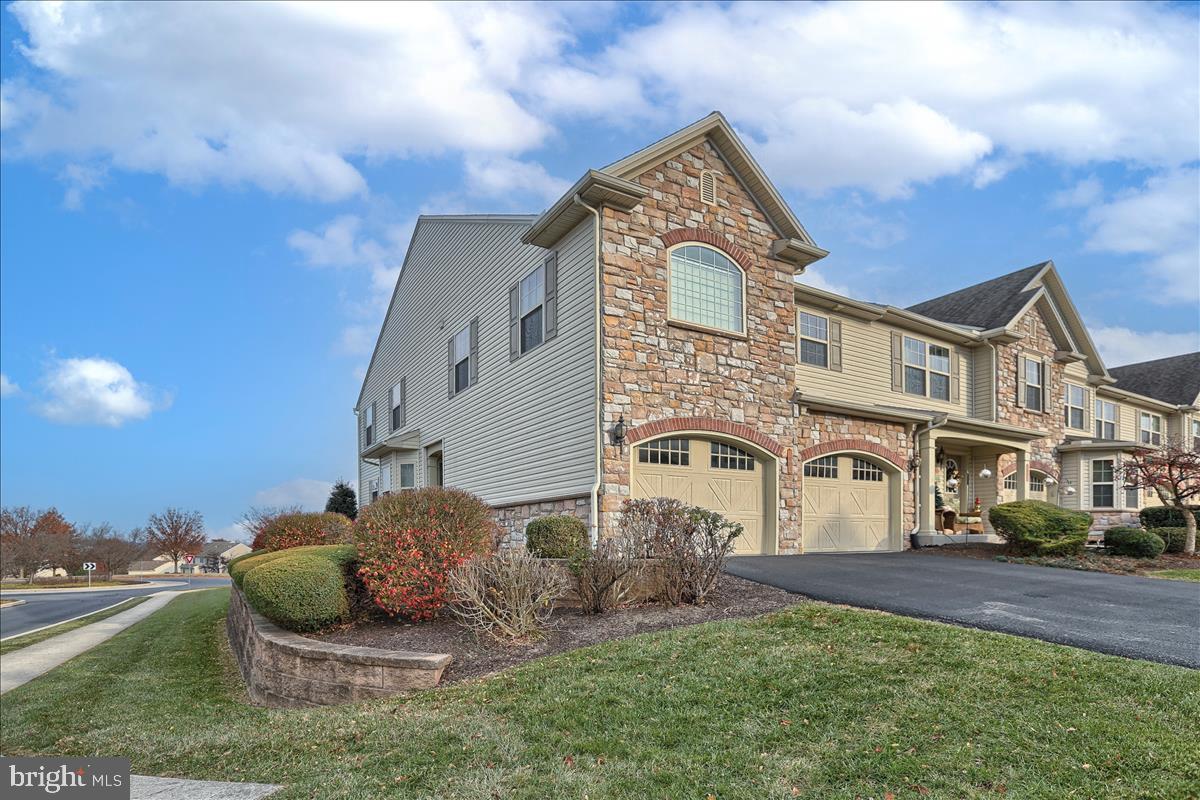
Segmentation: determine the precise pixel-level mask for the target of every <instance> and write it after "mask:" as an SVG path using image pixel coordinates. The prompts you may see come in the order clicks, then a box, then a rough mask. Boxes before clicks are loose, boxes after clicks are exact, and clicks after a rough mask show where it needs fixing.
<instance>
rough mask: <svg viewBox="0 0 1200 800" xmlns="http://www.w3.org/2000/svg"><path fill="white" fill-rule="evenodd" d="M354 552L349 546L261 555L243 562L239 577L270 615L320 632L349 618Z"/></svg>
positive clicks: (295, 626) (258, 605) (253, 602)
mask: <svg viewBox="0 0 1200 800" xmlns="http://www.w3.org/2000/svg"><path fill="white" fill-rule="evenodd" d="M356 556H357V554H356V552H355V549H354V547H353V546H352V545H346V544H342V545H316V546H313V547H296V548H290V549H288V550H280V551H277V552H273V553H263V554H262V555H259V556H257V557H256V558H254V559H247V560H246V561H244V562H242V563H241V564H240V565H239V566H240V567H241V569H240V570H239V572H240V573H241V574H240V575H239V577H238V578H235V580H238V581H240V584H239V585H240V586H241V587H242V591H244V592H245V594H246V601H247V602H248V603H250V605H251V606H252V607H253V608H254V609H255V610H256V611H258V612H259V613H260V614H262V615H263V616H264V617H266V618H267V619H269V620H271V621H272V622H275V623H276V624H278V625H281V626H282V627H284V628H287V629H288V630H293V631H299V632H307V631H316V630H320V629H321V628H325V627H328V626H330V625H333V624H336V623H338V622H343V621H345V620H346V618H347V617H348V616H349V614H350V608H351V597H352V596H353V591H352V586H351V581H352V573H353V568H352V565H353V564H354V561H355V558H356ZM247 565H248V566H247Z"/></svg>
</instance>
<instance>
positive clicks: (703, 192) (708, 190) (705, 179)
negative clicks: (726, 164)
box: [700, 169, 717, 205]
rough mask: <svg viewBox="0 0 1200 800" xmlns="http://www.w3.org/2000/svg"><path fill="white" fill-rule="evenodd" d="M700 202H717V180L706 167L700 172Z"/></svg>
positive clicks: (713, 203) (712, 203)
mask: <svg viewBox="0 0 1200 800" xmlns="http://www.w3.org/2000/svg"><path fill="white" fill-rule="evenodd" d="M700 202H701V203H709V204H711V205H716V204H717V181H716V179H715V178H714V177H713V174H712V172H711V171H709V170H707V169H706V170H704V171H703V172H701V173H700Z"/></svg>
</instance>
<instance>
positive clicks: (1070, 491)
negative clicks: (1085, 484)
mask: <svg viewBox="0 0 1200 800" xmlns="http://www.w3.org/2000/svg"><path fill="white" fill-rule="evenodd" d="M1063 491H1064V492H1066V493H1067V496H1068V497H1069V496H1070V495H1073V494H1075V487H1074V486H1068V487H1067V488H1065V489H1063Z"/></svg>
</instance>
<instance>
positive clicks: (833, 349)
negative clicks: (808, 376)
mask: <svg viewBox="0 0 1200 800" xmlns="http://www.w3.org/2000/svg"><path fill="white" fill-rule="evenodd" d="M829 368H830V369H831V370H833V371H834V372H841V371H842V323H841V322H839V321H838V320H836V319H831V320H829Z"/></svg>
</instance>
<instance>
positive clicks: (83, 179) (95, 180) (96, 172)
mask: <svg viewBox="0 0 1200 800" xmlns="http://www.w3.org/2000/svg"><path fill="white" fill-rule="evenodd" d="M107 174H108V169H107V168H105V167H102V166H101V167H93V166H88V165H86V164H67V165H66V166H65V167H63V170H62V172H61V173H59V176H58V179H59V181H60V182H62V183H65V184H66V186H67V190H66V192H65V193H63V208H65V209H67V210H68V211H78V210H79V209H81V208H83V196H84V195H85V194H87V193H88V192H90V191H91V190H92V189H95V188H96V187H98V186H100V185H102V184H103V183H104V180H105V178H106V177H107Z"/></svg>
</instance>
